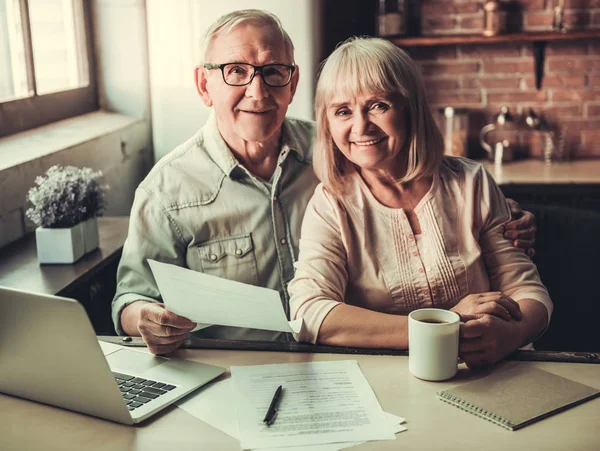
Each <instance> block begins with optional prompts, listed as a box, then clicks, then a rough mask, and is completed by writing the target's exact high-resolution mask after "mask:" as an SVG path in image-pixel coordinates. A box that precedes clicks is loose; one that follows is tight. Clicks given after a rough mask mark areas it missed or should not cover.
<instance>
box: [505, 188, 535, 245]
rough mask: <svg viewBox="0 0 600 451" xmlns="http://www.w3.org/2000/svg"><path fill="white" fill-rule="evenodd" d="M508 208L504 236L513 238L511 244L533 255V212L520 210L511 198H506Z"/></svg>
mask: <svg viewBox="0 0 600 451" xmlns="http://www.w3.org/2000/svg"><path fill="white" fill-rule="evenodd" d="M506 202H507V203H508V207H509V208H510V216H511V220H510V222H509V223H508V224H506V227H505V228H504V237H505V238H507V239H509V240H513V246H515V247H518V248H521V249H523V250H524V251H525V252H526V253H527V255H529V256H530V257H533V256H534V255H535V250H534V249H533V245H534V244H535V232H536V227H535V216H533V213H531V212H529V211H526V210H522V209H521V206H520V205H519V204H518V203H517V202H515V201H514V200H512V199H506Z"/></svg>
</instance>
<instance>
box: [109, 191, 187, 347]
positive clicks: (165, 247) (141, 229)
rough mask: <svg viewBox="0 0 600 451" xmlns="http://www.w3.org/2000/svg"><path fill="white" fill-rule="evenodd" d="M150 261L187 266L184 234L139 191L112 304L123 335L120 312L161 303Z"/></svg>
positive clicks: (148, 195)
mask: <svg viewBox="0 0 600 451" xmlns="http://www.w3.org/2000/svg"><path fill="white" fill-rule="evenodd" d="M147 259H154V260H158V261H161V262H164V263H171V264H174V265H178V266H185V265H184V263H185V246H184V245H183V238H182V236H181V232H180V231H179V229H178V228H177V226H176V224H175V223H174V222H173V220H172V218H171V217H170V215H169V214H168V212H167V211H166V210H165V209H164V208H163V207H162V206H161V204H160V202H159V201H158V199H157V198H156V197H155V196H154V195H153V193H152V192H151V191H149V190H147V189H146V188H144V187H143V186H140V187H138V189H137V190H136V193H135V199H134V202H133V206H132V209H131V216H130V219H129V231H128V235H127V239H126V240H125V244H124V246H123V254H122V256H121V261H120V263H119V268H118V270H117V290H116V294H115V297H114V299H113V301H112V320H113V324H114V326H115V330H116V332H117V334H119V335H124V331H123V328H122V326H121V312H122V311H123V309H124V308H125V307H127V306H128V305H129V304H131V303H133V302H136V301H140V300H143V301H149V302H161V297H160V292H159V290H158V286H157V285H156V281H155V280H154V276H153V275H152V271H151V270H150V266H149V265H148V262H147Z"/></svg>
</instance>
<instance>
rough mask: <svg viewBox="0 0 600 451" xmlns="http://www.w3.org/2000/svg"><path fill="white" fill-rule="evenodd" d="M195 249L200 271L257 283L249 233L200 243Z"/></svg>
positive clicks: (256, 271) (252, 247)
mask: <svg viewBox="0 0 600 451" xmlns="http://www.w3.org/2000/svg"><path fill="white" fill-rule="evenodd" d="M196 250H197V252H198V258H199V260H200V266H201V268H202V272H204V273H206V274H210V275H213V276H217V277H222V278H224V279H229V280H235V281H238V282H243V283H249V284H252V285H258V268H257V264H256V256H255V255H254V246H253V245H252V236H251V235H250V234H249V235H243V236H235V237H227V238H222V239H218V240H211V241H207V242H204V243H200V244H198V245H197V246H196Z"/></svg>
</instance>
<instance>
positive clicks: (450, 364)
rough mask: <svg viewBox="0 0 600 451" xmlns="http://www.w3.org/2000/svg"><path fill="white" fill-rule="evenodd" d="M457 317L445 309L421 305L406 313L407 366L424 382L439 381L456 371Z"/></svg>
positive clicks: (458, 322)
mask: <svg viewBox="0 0 600 451" xmlns="http://www.w3.org/2000/svg"><path fill="white" fill-rule="evenodd" d="M459 327H460V317H459V316H458V314H456V313H454V312H451V311H449V310H442V309H437V308H424V309H419V310H415V311H413V312H411V313H410V314H409V315H408V369H409V371H410V372H411V373H412V374H413V376H416V377H418V378H419V379H424V380H427V381H443V380H446V379H450V378H451V377H453V376H454V375H455V374H456V372H457V371H458V332H459Z"/></svg>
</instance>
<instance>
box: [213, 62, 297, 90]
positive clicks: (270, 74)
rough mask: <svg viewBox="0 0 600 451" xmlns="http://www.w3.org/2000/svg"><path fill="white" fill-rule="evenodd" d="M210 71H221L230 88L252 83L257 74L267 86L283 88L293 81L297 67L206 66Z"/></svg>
mask: <svg viewBox="0 0 600 451" xmlns="http://www.w3.org/2000/svg"><path fill="white" fill-rule="evenodd" d="M204 67H205V68H207V69H208V70H212V69H221V73H222V74H223V81H224V82H225V83H226V84H228V85H229V86H246V85H248V84H250V83H251V82H252V80H253V79H254V76H255V75H256V73H257V72H260V74H261V75H262V78H263V81H264V82H265V84H266V85H267V86H271V87H273V88H281V87H283V86H287V84H288V83H289V82H290V80H291V79H292V74H293V73H294V70H295V69H296V66H289V65H287V64H265V65H264V66H255V65H254V64H248V63H226V64H205V65H204Z"/></svg>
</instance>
